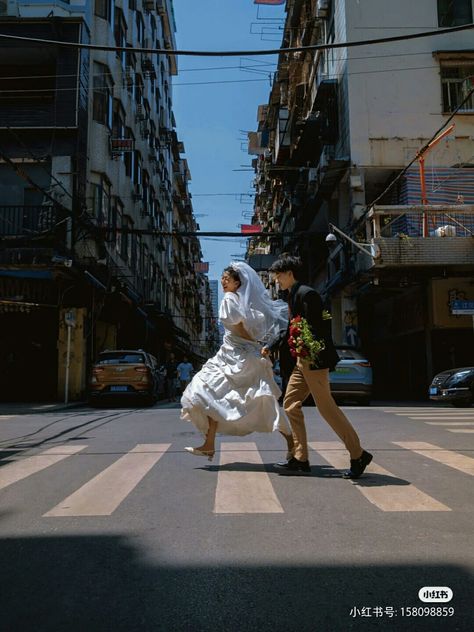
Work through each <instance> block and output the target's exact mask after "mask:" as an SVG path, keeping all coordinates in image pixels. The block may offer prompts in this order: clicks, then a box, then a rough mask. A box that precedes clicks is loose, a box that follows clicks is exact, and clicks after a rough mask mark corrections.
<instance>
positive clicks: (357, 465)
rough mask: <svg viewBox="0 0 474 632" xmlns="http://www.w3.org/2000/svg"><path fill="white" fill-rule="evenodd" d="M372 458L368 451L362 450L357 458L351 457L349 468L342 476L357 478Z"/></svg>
mask: <svg viewBox="0 0 474 632" xmlns="http://www.w3.org/2000/svg"><path fill="white" fill-rule="evenodd" d="M372 459H373V456H372V455H371V454H370V452H366V451H365V450H364V451H363V452H362V454H361V455H360V457H359V458H358V459H351V469H350V470H348V471H347V472H344V474H343V475H342V478H359V476H361V475H362V474H363V473H364V470H365V468H366V467H367V466H368V464H369V463H370V462H371V461H372Z"/></svg>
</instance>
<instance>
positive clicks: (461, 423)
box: [425, 421, 474, 426]
mask: <svg viewBox="0 0 474 632" xmlns="http://www.w3.org/2000/svg"><path fill="white" fill-rule="evenodd" d="M425 423H426V424H428V426H474V421H425Z"/></svg>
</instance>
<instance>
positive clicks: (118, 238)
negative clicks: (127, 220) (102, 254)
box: [113, 198, 123, 253]
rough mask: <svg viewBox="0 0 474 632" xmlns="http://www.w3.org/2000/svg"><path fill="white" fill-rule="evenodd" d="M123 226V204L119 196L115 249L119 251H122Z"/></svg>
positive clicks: (117, 199)
mask: <svg viewBox="0 0 474 632" xmlns="http://www.w3.org/2000/svg"><path fill="white" fill-rule="evenodd" d="M122 227H123V204H122V202H121V200H119V198H115V227H114V231H115V239H114V241H113V243H115V249H116V250H117V252H118V253H121V252H122V231H121V229H122Z"/></svg>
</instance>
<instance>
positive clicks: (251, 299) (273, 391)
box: [181, 261, 292, 461]
mask: <svg viewBox="0 0 474 632" xmlns="http://www.w3.org/2000/svg"><path fill="white" fill-rule="evenodd" d="M221 283H222V288H223V290H224V293H225V294H224V298H223V299H222V302H221V304H220V308H219V320H220V321H221V323H222V324H223V325H224V328H225V335H224V340H223V343H222V346H221V347H220V349H219V351H218V352H217V353H216V355H215V356H214V357H213V358H211V359H210V360H208V361H207V362H206V363H205V364H204V365H203V367H202V369H201V370H200V371H199V372H198V373H196V375H195V376H194V377H193V379H192V381H191V383H190V384H188V386H187V387H186V389H185V391H184V393H183V396H182V398H181V406H182V411H181V418H182V419H184V420H185V421H189V422H191V423H193V424H194V425H195V426H196V428H197V429H198V430H199V431H200V432H201V433H202V434H203V435H204V436H205V440H204V443H203V444H202V445H201V446H199V447H197V448H185V450H186V451H188V452H190V453H192V454H195V455H197V456H207V457H208V459H209V460H210V461H211V460H212V458H213V456H214V452H215V437H216V432H219V433H220V434H224V435H235V436H243V435H247V434H250V433H251V432H272V431H274V430H279V431H280V432H281V433H282V434H283V435H284V436H285V438H286V440H287V443H288V448H289V449H291V447H292V446H291V444H292V437H291V430H290V426H289V423H288V419H287V417H286V415H285V412H284V411H283V410H282V409H280V406H279V404H278V398H279V397H280V395H281V391H280V389H279V387H278V386H277V384H276V382H275V380H274V378H273V368H272V364H271V362H270V361H269V360H268V359H267V358H266V357H263V356H262V355H261V348H262V343H263V342H264V341H265V340H266V339H267V338H270V337H271V336H272V335H273V334H274V333H275V332H276V331H278V330H280V329H281V328H286V326H287V324H288V306H287V304H286V303H284V302H283V301H273V300H272V299H271V298H270V296H269V294H268V293H267V290H266V288H265V286H264V285H263V283H262V281H261V279H260V277H259V276H258V274H257V273H256V272H255V270H253V268H251V267H250V266H248V265H247V264H246V263H243V262H240V261H239V262H234V263H232V264H231V266H229V267H228V268H226V269H225V270H224V272H223V274H222V278H221Z"/></svg>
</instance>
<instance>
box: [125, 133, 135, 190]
mask: <svg viewBox="0 0 474 632" xmlns="http://www.w3.org/2000/svg"><path fill="white" fill-rule="evenodd" d="M125 138H133V139H134V140H135V137H134V135H133V133H132V130H131V129H130V128H129V127H127V128H126V129H125ZM124 162H125V173H126V175H127V177H129V178H131V177H132V175H133V170H134V169H135V151H128V152H126V153H125V154H124Z"/></svg>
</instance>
